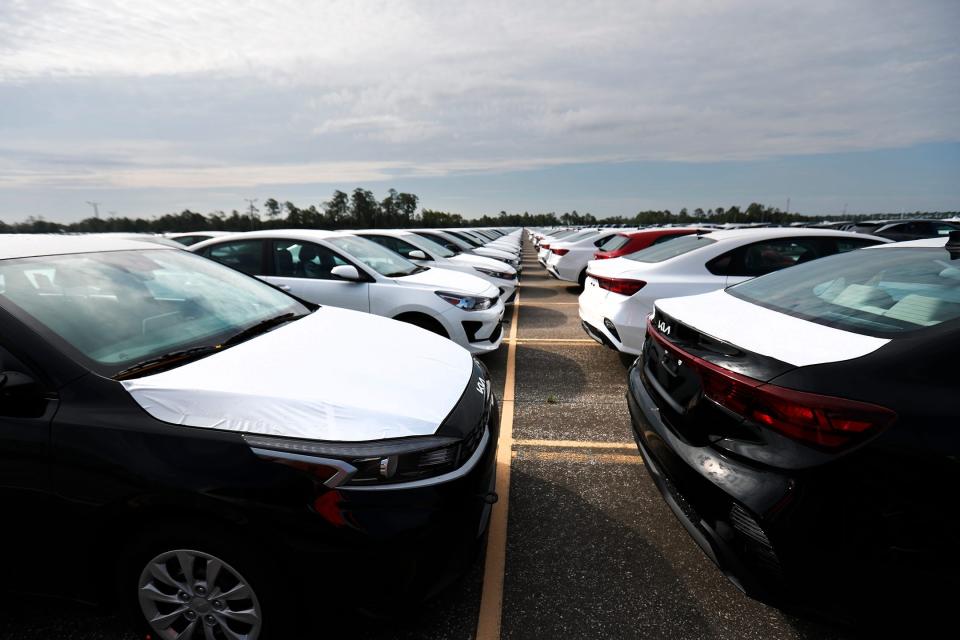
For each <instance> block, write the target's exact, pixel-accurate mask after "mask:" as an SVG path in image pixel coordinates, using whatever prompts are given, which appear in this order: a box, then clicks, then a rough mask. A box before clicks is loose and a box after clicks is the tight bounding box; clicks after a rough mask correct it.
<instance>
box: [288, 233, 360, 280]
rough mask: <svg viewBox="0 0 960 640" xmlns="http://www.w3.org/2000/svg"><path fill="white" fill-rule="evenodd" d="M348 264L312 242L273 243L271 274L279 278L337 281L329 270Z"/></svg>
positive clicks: (290, 241) (331, 251)
mask: <svg viewBox="0 0 960 640" xmlns="http://www.w3.org/2000/svg"><path fill="white" fill-rule="evenodd" d="M348 264H350V263H349V262H347V261H346V260H344V259H343V258H342V257H340V256H339V255H337V253H336V252H334V251H333V250H331V249H328V248H327V247H324V246H321V245H319V244H314V243H312V242H297V241H294V240H274V241H273V274H274V275H275V276H279V277H281V278H311V279H313V280H339V279H340V278H338V277H337V276H335V275H333V274H332V273H330V272H331V270H332V269H333V268H334V267H339V266H342V265H348Z"/></svg>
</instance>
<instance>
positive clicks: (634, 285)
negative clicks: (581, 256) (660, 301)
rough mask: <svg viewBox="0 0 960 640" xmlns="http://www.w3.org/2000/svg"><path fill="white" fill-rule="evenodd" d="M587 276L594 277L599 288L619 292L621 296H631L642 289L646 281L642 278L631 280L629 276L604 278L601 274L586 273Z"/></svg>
mask: <svg viewBox="0 0 960 640" xmlns="http://www.w3.org/2000/svg"><path fill="white" fill-rule="evenodd" d="M587 276H588V277H590V278H594V279H595V280H596V281H597V285H598V286H599V287H600V288H601V289H606V290H607V291H610V292H612V293H619V294H620V295H622V296H632V295H633V294H635V293H636V292H637V291H640V289H643V288H644V287H645V286H647V283H646V282H644V281H643V280H631V279H629V278H604V277H603V276H597V275H594V274H592V273H587Z"/></svg>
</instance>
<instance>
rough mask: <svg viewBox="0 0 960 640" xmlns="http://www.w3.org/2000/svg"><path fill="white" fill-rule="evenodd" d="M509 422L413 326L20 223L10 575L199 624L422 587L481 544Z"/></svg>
mask: <svg viewBox="0 0 960 640" xmlns="http://www.w3.org/2000/svg"><path fill="white" fill-rule="evenodd" d="M414 372H415V375H411V373H414ZM498 420H499V418H498V409H497V403H496V400H495V398H494V395H493V393H492V391H491V384H490V380H489V377H488V374H487V372H486V370H485V368H484V367H483V365H481V364H480V363H479V362H477V361H476V360H474V359H473V358H471V357H470V355H469V354H468V353H467V352H466V351H465V350H463V349H461V348H460V347H457V346H456V345H454V344H453V343H451V342H449V341H447V340H443V339H441V338H438V337H436V336H434V335H433V334H430V333H429V332H426V331H422V330H420V329H417V328H415V327H412V326H410V325H406V324H403V323H399V322H394V321H391V320H387V319H384V318H379V317H377V316H372V315H369V314H362V313H355V312H351V311H345V310H339V309H333V308H317V307H315V306H310V305H307V304H305V303H303V302H301V301H299V300H297V299H295V298H293V297H291V296H289V295H287V294H285V293H283V292H282V291H279V290H277V289H274V288H273V287H271V286H269V285H267V284H264V283H262V282H260V281H259V280H256V279H255V278H251V277H249V276H246V275H244V274H241V273H239V272H236V271H234V270H232V269H229V268H227V267H224V266H221V265H219V264H217V263H214V262H212V261H209V260H206V259H204V258H201V257H199V256H196V255H192V254H189V253H187V252H183V251H178V250H173V249H166V248H162V247H158V246H157V245H153V244H146V243H141V242H135V241H130V240H117V239H109V238H90V239H84V238H56V237H46V238H17V237H9V236H8V237H5V238H3V239H2V240H0V501H2V505H3V510H4V519H3V525H2V536H3V538H2V539H3V549H4V551H5V558H4V563H3V571H2V574H0V575H2V576H3V588H4V589H8V590H9V589H13V590H17V591H26V592H31V593H44V594H52V595H57V596H65V597H69V598H76V599H80V600H85V601H96V602H105V603H112V604H117V605H120V606H122V607H124V608H127V609H128V610H130V611H132V612H133V613H134V614H135V615H137V616H139V617H140V620H141V621H142V622H143V627H144V631H145V633H150V634H153V636H154V637H157V638H186V639H189V638H205V639H209V638H216V639H218V640H226V639H232V638H244V639H247V640H256V639H257V638H264V637H268V638H277V637H280V638H289V637H296V634H295V633H294V634H293V635H289V634H288V633H287V632H284V631H281V629H282V628H284V627H285V626H289V625H293V626H294V627H295V624H296V623H295V621H296V620H301V619H303V618H304V617H305V614H311V615H312V614H314V612H316V611H317V610H318V608H320V607H327V608H332V607H335V606H336V605H337V603H343V602H345V601H346V602H349V604H351V605H353V606H356V605H359V606H361V607H363V608H365V609H372V610H377V609H378V608H387V609H395V608H396V607H398V606H401V605H403V604H409V603H417V602H419V601H420V600H421V599H422V598H424V597H426V596H428V595H430V594H431V593H433V592H435V591H436V590H437V589H439V588H441V587H442V586H444V585H445V584H447V583H448V582H449V581H451V580H452V579H454V578H455V577H456V576H458V575H459V574H460V573H461V572H462V571H464V570H465V569H466V568H467V567H469V566H470V564H471V562H472V560H473V558H474V556H475V555H476V553H477V551H478V549H479V545H480V541H481V536H482V535H483V534H484V532H485V529H486V525H487V521H488V517H489V513H490V505H491V504H492V502H494V501H495V494H494V493H493V488H494V487H493V482H494V476H493V464H494V454H495V449H496V441H497V436H498Z"/></svg>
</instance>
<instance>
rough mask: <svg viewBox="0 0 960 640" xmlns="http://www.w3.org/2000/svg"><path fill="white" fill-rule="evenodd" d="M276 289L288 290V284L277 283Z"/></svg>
mask: <svg viewBox="0 0 960 640" xmlns="http://www.w3.org/2000/svg"><path fill="white" fill-rule="evenodd" d="M277 289H280V290H281V291H290V285H288V284H278V285H277Z"/></svg>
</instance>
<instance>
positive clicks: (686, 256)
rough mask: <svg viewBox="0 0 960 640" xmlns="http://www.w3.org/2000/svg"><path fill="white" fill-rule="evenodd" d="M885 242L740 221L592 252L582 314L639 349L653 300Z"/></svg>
mask: <svg viewBox="0 0 960 640" xmlns="http://www.w3.org/2000/svg"><path fill="white" fill-rule="evenodd" d="M883 242H885V240H884V239H882V238H877V237H874V236H867V235H864V234H858V233H848V232H845V231H830V230H823V229H790V228H767V229H740V230H731V231H714V232H713V233H711V234H710V235H690V236H683V237H680V238H676V239H673V240H671V241H670V242H665V243H663V244H656V245H653V246H651V247H648V248H646V249H643V250H641V251H638V252H636V253H632V254H630V255H628V256H623V257H620V258H613V259H611V260H591V261H590V262H589V263H588V264H587V279H586V283H585V284H584V289H583V293H582V294H580V320H581V323H582V325H583V329H584V331H586V333H587V335H589V336H590V337H592V338H593V339H594V340H596V341H598V342H600V343H602V344H605V345H607V346H609V347H612V348H614V349H617V350H618V351H621V352H623V353H629V354H634V355H639V354H640V350H641V348H642V347H643V341H644V337H645V336H646V326H647V317H648V316H649V315H650V313H651V312H652V311H653V303H654V302H655V301H657V300H659V299H661V298H675V297H680V296H689V295H694V294H698V293H707V292H709V291H714V290H716V289H723V288H725V287H728V286H730V285H733V284H737V283H738V282H743V281H745V280H749V279H751V278H754V277H756V276H760V275H764V274H766V273H771V272H773V271H777V270H779V269H783V268H785V267H789V266H792V265H794V264H798V263H801V262H807V261H808V260H813V259H815V258H820V257H822V256H827V255H832V254H835V253H843V252H845V251H851V250H853V249H859V248H861V247H867V246H871V245H875V244H880V243H883Z"/></svg>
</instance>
